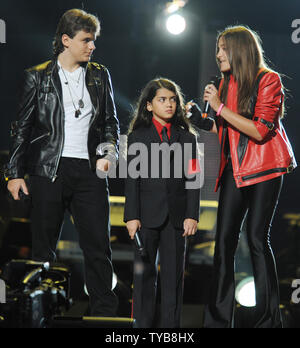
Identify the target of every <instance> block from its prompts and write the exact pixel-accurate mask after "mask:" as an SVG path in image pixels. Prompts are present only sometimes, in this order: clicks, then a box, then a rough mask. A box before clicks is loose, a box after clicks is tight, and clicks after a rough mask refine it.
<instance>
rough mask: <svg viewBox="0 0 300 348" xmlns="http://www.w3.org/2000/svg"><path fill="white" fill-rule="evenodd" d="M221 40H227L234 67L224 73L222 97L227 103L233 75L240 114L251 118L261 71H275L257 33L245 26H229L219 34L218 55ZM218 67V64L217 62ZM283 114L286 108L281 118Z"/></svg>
mask: <svg viewBox="0 0 300 348" xmlns="http://www.w3.org/2000/svg"><path fill="white" fill-rule="evenodd" d="M221 38H223V40H224V43H225V46H226V53H227V57H228V60H229V64H230V68H231V69H230V72H225V73H223V74H222V75H223V78H224V84H223V87H222V90H221V94H220V96H221V100H222V102H223V103H226V98H227V92H228V85H229V80H230V74H232V75H233V77H234V79H235V80H236V81H237V84H238V112H239V113H240V114H242V115H245V116H246V115H249V114H250V112H251V110H250V104H251V103H250V101H251V97H252V95H253V93H254V88H255V80H256V77H257V74H258V72H259V70H260V69H265V70H268V71H272V70H271V69H270V68H269V67H268V65H267V64H266V61H265V58H264V51H263V48H262V44H261V39H260V37H259V35H258V34H257V33H256V32H254V31H253V30H251V29H249V28H248V27H246V26H230V27H227V28H226V29H225V30H224V31H222V32H220V33H219V34H218V37H217V47H216V52H218V43H219V40H220V39H221ZM217 64H219V62H218V59H217ZM283 112H284V107H282V115H283ZM282 115H281V116H282Z"/></svg>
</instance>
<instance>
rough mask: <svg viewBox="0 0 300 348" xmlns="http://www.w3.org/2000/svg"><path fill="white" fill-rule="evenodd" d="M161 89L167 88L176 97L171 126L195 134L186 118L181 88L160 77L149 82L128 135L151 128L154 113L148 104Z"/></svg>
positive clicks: (140, 99)
mask: <svg viewBox="0 0 300 348" xmlns="http://www.w3.org/2000/svg"><path fill="white" fill-rule="evenodd" d="M161 88H166V89H168V90H169V91H172V92H174V93H175V95H176V102H177V107H176V111H175V114H174V116H173V117H172V119H171V121H170V122H171V124H173V125H174V126H177V127H181V128H183V129H185V130H187V131H190V132H192V133H193V128H192V127H191V125H190V122H189V121H188V119H187V118H186V117H185V108H184V98H183V95H182V93H181V89H180V87H179V86H178V85H177V84H176V83H175V82H173V81H171V80H169V79H166V78H162V77H159V78H156V79H153V80H151V81H150V82H148V84H147V85H146V86H145V88H144V89H143V91H142V93H141V95H140V98H139V100H138V103H137V106H136V108H135V110H134V114H133V119H132V121H131V123H130V125H129V130H128V134H129V133H131V132H132V131H134V130H135V129H138V128H141V127H150V126H151V124H152V117H153V115H152V112H150V111H148V110H147V103H148V102H150V103H151V102H152V100H153V98H154V97H155V96H156V92H157V91H158V90H159V89H161Z"/></svg>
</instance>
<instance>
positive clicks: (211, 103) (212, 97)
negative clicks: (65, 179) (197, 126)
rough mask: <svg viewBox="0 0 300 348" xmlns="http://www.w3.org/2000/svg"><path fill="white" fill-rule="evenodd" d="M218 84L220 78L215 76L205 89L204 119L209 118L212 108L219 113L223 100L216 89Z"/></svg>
mask: <svg viewBox="0 0 300 348" xmlns="http://www.w3.org/2000/svg"><path fill="white" fill-rule="evenodd" d="M217 82H218V78H217V77H216V76H213V77H212V78H211V81H210V83H209V84H208V85H207V86H206V87H205V90H204V96H203V100H204V102H205V103H204V110H203V113H202V117H203V118H207V117H208V114H209V111H210V108H211V107H212V108H213V110H214V111H216V112H217V111H218V109H219V107H220V105H221V100H220V97H219V92H218V90H217V88H216V85H217Z"/></svg>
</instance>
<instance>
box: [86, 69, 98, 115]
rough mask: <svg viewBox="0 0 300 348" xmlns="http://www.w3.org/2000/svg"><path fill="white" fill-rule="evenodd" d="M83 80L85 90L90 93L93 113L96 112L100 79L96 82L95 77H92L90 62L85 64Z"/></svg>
mask: <svg viewBox="0 0 300 348" xmlns="http://www.w3.org/2000/svg"><path fill="white" fill-rule="evenodd" d="M85 82H86V87H87V90H88V91H89V93H90V97H91V101H92V104H93V107H94V112H95V114H97V113H98V111H99V98H98V97H97V96H98V95H101V93H100V91H99V86H100V81H99V82H97V80H96V78H95V77H94V74H93V71H92V67H91V64H90V63H88V65H87V71H86V77H85ZM98 85H99V86H98Z"/></svg>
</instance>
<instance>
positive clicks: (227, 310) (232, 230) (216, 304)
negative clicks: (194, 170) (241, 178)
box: [204, 162, 283, 328]
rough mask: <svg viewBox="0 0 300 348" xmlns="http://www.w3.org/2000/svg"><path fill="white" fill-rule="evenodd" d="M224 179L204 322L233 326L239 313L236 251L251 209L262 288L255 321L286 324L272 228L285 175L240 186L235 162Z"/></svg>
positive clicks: (256, 277)
mask: <svg viewBox="0 0 300 348" xmlns="http://www.w3.org/2000/svg"><path fill="white" fill-rule="evenodd" d="M229 163H230V164H229V165H227V167H226V169H225V171H224V173H223V176H222V181H221V191H220V198H219V209H218V218H217V232H216V245H215V255H214V276H213V283H212V292H211V298H210V302H209V304H208V306H207V307H206V309H205V319H204V327H211V328H229V327H232V325H233V314H234V295H235V281H234V256H235V252H236V249H237V245H238V240H239V235H240V230H241V226H242V223H243V220H244V218H245V216H246V215H247V239H248V245H249V249H250V255H251V261H252V266H253V275H254V280H255V290H256V310H255V312H256V313H255V317H256V323H255V325H254V327H260V328H271V327H282V322H281V315H280V310H279V290H278V279H277V271H276V265H275V260H274V256H273V252H272V249H271V245H270V228H271V224H272V220H273V217H274V213H275V209H276V206H277V203H278V198H279V195H280V191H281V187H282V181H283V176H280V177H277V178H274V179H271V180H268V181H265V182H261V183H258V184H255V185H251V186H247V187H243V188H240V189H238V188H237V187H236V184H235V181H234V178H233V172H232V166H231V162H229Z"/></svg>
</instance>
